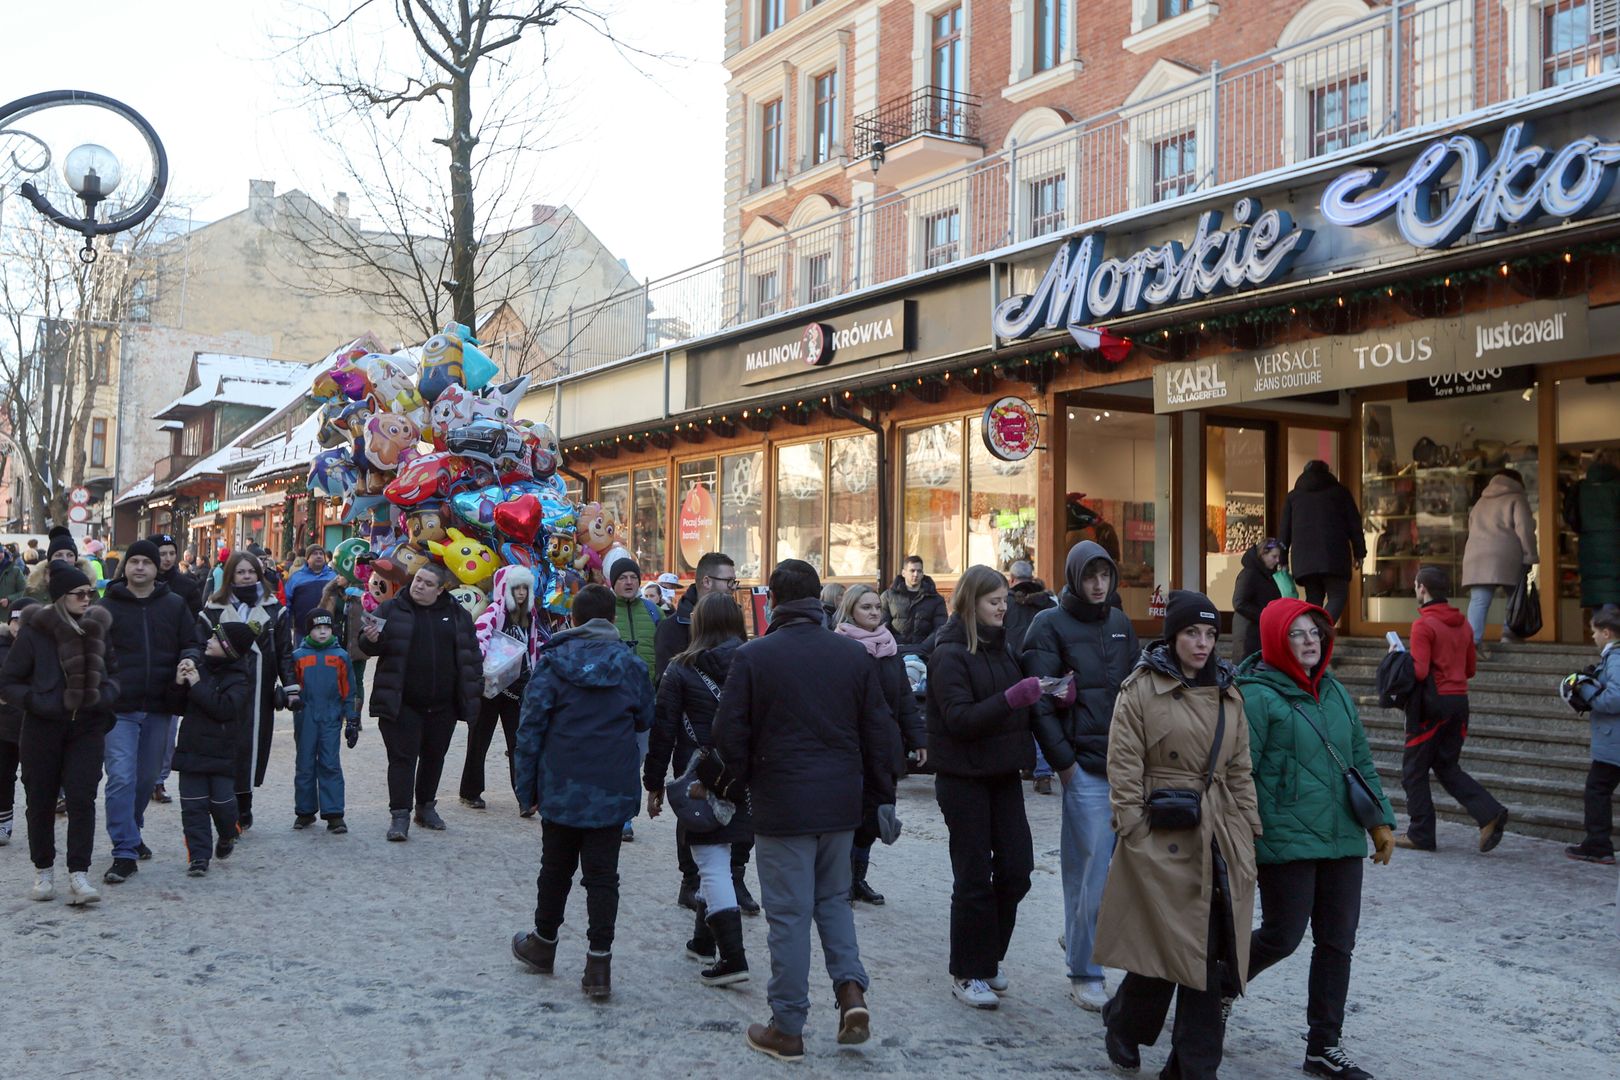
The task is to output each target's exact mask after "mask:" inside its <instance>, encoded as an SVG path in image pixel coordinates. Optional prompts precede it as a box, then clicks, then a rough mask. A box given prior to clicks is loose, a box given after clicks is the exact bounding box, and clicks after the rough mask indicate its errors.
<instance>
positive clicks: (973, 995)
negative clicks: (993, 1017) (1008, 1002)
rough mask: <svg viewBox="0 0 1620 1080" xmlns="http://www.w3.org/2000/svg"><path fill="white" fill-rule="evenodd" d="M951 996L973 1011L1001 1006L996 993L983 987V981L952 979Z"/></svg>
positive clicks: (987, 987)
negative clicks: (973, 1009)
mask: <svg viewBox="0 0 1620 1080" xmlns="http://www.w3.org/2000/svg"><path fill="white" fill-rule="evenodd" d="M951 994H952V996H953V997H955V998H956V1000H957V1001H960V1002H961V1003H962V1004H964V1005H971V1006H973V1007H974V1008H975V1009H994V1008H995V1007H996V1006H998V1005H1000V1004H1001V999H1000V998H998V997H996V992H995V991H994V990H992V989H990V987H989V986H987V985H985V981H984V980H983V979H952V980H951Z"/></svg>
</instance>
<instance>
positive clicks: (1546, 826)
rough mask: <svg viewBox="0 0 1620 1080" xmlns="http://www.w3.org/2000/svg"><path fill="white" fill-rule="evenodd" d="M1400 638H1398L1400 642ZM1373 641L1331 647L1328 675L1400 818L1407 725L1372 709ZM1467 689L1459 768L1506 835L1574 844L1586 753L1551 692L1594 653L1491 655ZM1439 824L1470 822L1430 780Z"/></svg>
mask: <svg viewBox="0 0 1620 1080" xmlns="http://www.w3.org/2000/svg"><path fill="white" fill-rule="evenodd" d="M1403 636H1404V635H1403ZM1388 647H1389V646H1388V644H1387V643H1386V642H1385V641H1384V640H1383V639H1382V638H1340V639H1339V640H1338V642H1336V643H1335V645H1334V652H1333V672H1334V674H1335V675H1337V676H1338V678H1339V679H1340V680H1341V681H1342V682H1343V683H1344V684H1345V686H1346V687H1347V688H1348V689H1349V690H1350V692H1351V693H1352V694H1354V695H1355V697H1356V702H1357V704H1358V706H1359V707H1360V709H1361V720H1362V723H1363V724H1364V725H1365V726H1366V728H1367V739H1368V742H1369V743H1370V744H1371V746H1372V752H1373V759H1374V760H1375V761H1376V762H1377V763H1378V775H1379V778H1380V779H1381V780H1382V781H1383V785H1384V792H1385V794H1387V795H1388V796H1389V798H1390V801H1391V802H1392V803H1393V804H1394V805H1395V809H1396V810H1397V811H1399V812H1404V810H1405V804H1406V797H1405V795H1404V793H1403V792H1402V791H1401V753H1402V750H1403V748H1404V746H1405V742H1406V718H1405V716H1404V715H1403V714H1402V713H1401V712H1400V711H1399V710H1396V709H1381V708H1379V707H1378V695H1377V690H1376V682H1377V674H1378V662H1379V661H1380V660H1382V659H1383V658H1384V653H1385V652H1386V651H1387V650H1388ZM1490 648H1491V659H1489V660H1487V661H1485V662H1484V663H1483V664H1481V665H1480V668H1479V674H1478V675H1476V676H1475V678H1474V681H1473V683H1472V684H1471V685H1470V687H1469V698H1470V706H1471V719H1470V721H1469V724H1468V742H1467V744H1466V745H1465V747H1464V749H1463V755H1462V764H1463V768H1465V769H1467V770H1468V771H1469V773H1471V774H1472V775H1473V776H1474V778H1475V779H1476V780H1478V781H1479V782H1480V783H1481V784H1483V785H1485V787H1486V789H1487V790H1489V791H1490V792H1491V793H1492V794H1493V795H1495V796H1496V797H1497V798H1498V799H1499V800H1501V802H1502V803H1503V804H1504V805H1505V806H1506V807H1507V808H1508V809H1509V810H1510V811H1511V812H1512V817H1511V818H1509V820H1508V828H1509V830H1510V831H1513V832H1519V833H1524V834H1527V835H1530V836H1542V837H1549V838H1551V839H1555V840H1562V841H1564V842H1566V843H1575V842H1577V841H1579V840H1580V839H1581V838H1582V837H1583V836H1584V835H1585V830H1584V829H1583V827H1582V817H1583V813H1582V803H1583V796H1582V791H1583V788H1584V787H1585V784H1586V770H1587V765H1588V763H1589V762H1590V761H1591V757H1590V755H1589V753H1588V751H1589V748H1590V744H1591V726H1590V724H1589V722H1588V721H1587V720H1586V719H1585V718H1584V717H1582V716H1580V715H1578V714H1576V712H1575V711H1574V710H1573V709H1571V708H1570V707H1569V706H1567V705H1565V704H1564V702H1563V700H1562V699H1561V698H1560V697H1559V696H1558V682H1559V680H1560V679H1562V678H1563V677H1564V676H1565V675H1568V674H1569V673H1570V672H1572V671H1579V670H1580V669H1582V668H1584V667H1586V666H1587V665H1588V664H1591V663H1593V662H1594V660H1595V658H1596V656H1597V652H1596V650H1594V649H1592V648H1590V647H1581V646H1573V645H1493V646H1491V647H1490ZM1430 786H1431V789H1432V790H1433V793H1434V804H1435V809H1436V810H1437V811H1438V812H1439V814H1440V816H1441V817H1442V818H1445V819H1448V820H1452V821H1463V822H1472V819H1471V818H1469V817H1468V815H1467V814H1465V813H1464V812H1463V810H1462V808H1461V807H1460V806H1458V805H1457V804H1456V803H1455V802H1453V801H1452V800H1451V798H1450V797H1449V796H1447V795H1446V793H1445V791H1444V790H1443V789H1442V788H1441V787H1440V785H1439V784H1438V783H1435V782H1434V781H1433V780H1432V778H1431V781H1430Z"/></svg>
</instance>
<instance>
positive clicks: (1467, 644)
mask: <svg viewBox="0 0 1620 1080" xmlns="http://www.w3.org/2000/svg"><path fill="white" fill-rule="evenodd" d="M1431 674H1433V675H1434V688H1435V690H1436V691H1437V692H1439V693H1442V694H1466V693H1468V680H1469V679H1472V678H1473V677H1474V632H1473V630H1471V629H1470V628H1469V626H1468V620H1466V619H1465V618H1463V613H1462V612H1461V611H1458V610H1457V609H1456V608H1454V607H1452V606H1451V605H1450V604H1448V603H1445V602H1444V601H1435V602H1431V603H1429V604H1425V605H1424V606H1423V608H1422V609H1421V610H1420V611H1419V612H1418V617H1417V622H1415V623H1413V624H1412V677H1413V678H1415V679H1416V680H1417V681H1418V682H1419V683H1420V684H1421V683H1422V682H1423V680H1424V679H1426V678H1428V677H1429V675H1431Z"/></svg>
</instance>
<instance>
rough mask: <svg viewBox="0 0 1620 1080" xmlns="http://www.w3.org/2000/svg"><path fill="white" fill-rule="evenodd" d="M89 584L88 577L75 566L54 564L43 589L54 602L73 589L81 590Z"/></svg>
mask: <svg viewBox="0 0 1620 1080" xmlns="http://www.w3.org/2000/svg"><path fill="white" fill-rule="evenodd" d="M89 584H91V582H90V578H89V576H88V575H87V574H85V572H84V571H83V570H80V569H79V568H78V567H77V566H74V565H73V564H72V563H65V562H54V563H52V564H51V569H50V574H49V577H48V578H47V580H46V582H45V589H46V591H47V592H49V593H50V595H51V600H52V602H55V601H57V600H60V599H62V597H64V596H66V595H67V594H68V593H70V592H72V591H73V590H74V589H82V588H84V587H85V586H87V585H89Z"/></svg>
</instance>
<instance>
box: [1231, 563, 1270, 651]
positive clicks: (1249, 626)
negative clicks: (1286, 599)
mask: <svg viewBox="0 0 1620 1080" xmlns="http://www.w3.org/2000/svg"><path fill="white" fill-rule="evenodd" d="M1281 599H1282V590H1281V589H1279V588H1277V579H1276V577H1275V576H1274V575H1273V573H1272V571H1270V570H1267V569H1266V564H1265V563H1264V562H1262V561H1261V559H1260V545H1259V544H1256V545H1254V546H1253V547H1251V548H1250V549H1249V550H1248V551H1245V552H1244V553H1243V569H1242V570H1240V571H1239V572H1238V579H1237V585H1236V586H1234V587H1233V590H1232V636H1233V637H1235V638H1237V639H1238V648H1239V649H1240V650H1242V651H1241V652H1239V653H1238V655H1237V657H1236V660H1242V659H1243V658H1244V657H1246V656H1253V655H1254V654H1255V653H1257V652H1259V651H1260V613H1261V612H1262V611H1264V610H1265V609H1266V605H1267V604H1269V603H1271V602H1272V601H1273V600H1281ZM1234 662H1235V661H1234Z"/></svg>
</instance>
